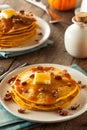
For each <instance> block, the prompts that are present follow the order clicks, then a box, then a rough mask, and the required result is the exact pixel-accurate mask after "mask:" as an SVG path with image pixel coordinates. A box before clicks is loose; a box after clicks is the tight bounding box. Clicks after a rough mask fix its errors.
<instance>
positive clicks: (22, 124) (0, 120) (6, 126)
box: [0, 64, 87, 130]
mask: <svg viewBox="0 0 87 130" xmlns="http://www.w3.org/2000/svg"><path fill="white" fill-rule="evenodd" d="M70 67H72V68H74V69H76V70H78V71H80V72H82V73H84V74H85V75H87V73H86V72H84V70H83V69H81V68H80V67H79V66H78V65H76V64H74V65H71V66H70ZM37 125H41V124H39V123H34V122H29V121H25V120H23V119H20V118H18V117H16V116H13V115H12V114H10V113H9V112H7V111H6V110H5V109H4V107H3V106H2V105H1V104H0V130H23V129H24V128H26V127H28V129H29V128H31V127H35V126H37Z"/></svg>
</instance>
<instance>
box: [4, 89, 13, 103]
mask: <svg viewBox="0 0 87 130" xmlns="http://www.w3.org/2000/svg"><path fill="white" fill-rule="evenodd" d="M11 99H12V96H11V93H10V92H9V91H7V93H6V94H5V97H4V100H5V101H9V100H11Z"/></svg>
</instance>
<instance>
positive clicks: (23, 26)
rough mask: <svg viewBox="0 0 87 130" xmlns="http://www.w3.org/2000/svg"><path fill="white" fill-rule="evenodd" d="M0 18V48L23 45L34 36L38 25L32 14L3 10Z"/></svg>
mask: <svg viewBox="0 0 87 130" xmlns="http://www.w3.org/2000/svg"><path fill="white" fill-rule="evenodd" d="M0 16H1V17H0V48H11V47H16V46H20V45H24V44H26V43H27V42H29V40H31V39H32V38H34V37H35V36H36V34H37V30H38V29H39V25H38V24H37V20H36V16H35V15H34V14H33V13H31V12H26V11H15V10H13V9H5V10H2V11H1V13H0Z"/></svg>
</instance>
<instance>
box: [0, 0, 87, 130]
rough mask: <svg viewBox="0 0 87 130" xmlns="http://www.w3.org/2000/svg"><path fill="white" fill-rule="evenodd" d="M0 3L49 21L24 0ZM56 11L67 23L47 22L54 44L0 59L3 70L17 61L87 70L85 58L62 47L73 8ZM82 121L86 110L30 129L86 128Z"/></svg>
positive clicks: (46, 16) (86, 113) (72, 14)
mask: <svg viewBox="0 0 87 130" xmlns="http://www.w3.org/2000/svg"><path fill="white" fill-rule="evenodd" d="M44 2H45V3H46V0H44ZM0 4H10V5H11V7H12V8H14V9H16V10H31V11H32V12H34V13H35V14H36V15H38V16H39V17H41V18H43V19H44V20H46V21H47V22H48V21H49V20H48V15H47V14H46V13H45V12H44V11H43V10H41V9H39V8H37V7H35V6H33V5H31V4H29V3H27V2H25V1H24V0H17V1H16V0H1V1H0ZM58 13H59V14H60V15H61V16H62V17H64V18H65V19H66V20H67V22H68V24H64V23H57V24H49V22H48V24H49V25H50V28H51V35H50V38H49V39H51V40H53V41H54V44H53V45H50V46H48V47H46V48H42V49H40V50H38V51H35V52H32V53H29V54H25V55H22V56H17V57H12V58H8V59H0V65H2V66H3V67H4V69H5V70H4V71H6V70H8V69H9V68H10V67H11V66H15V65H16V64H17V63H18V62H20V63H21V64H22V63H24V62H27V63H28V64H35V63H55V64H61V65H67V66H69V65H72V64H77V65H79V66H80V67H81V68H83V69H84V70H85V71H86V72H87V58H86V59H76V58H74V57H72V56H70V55H69V54H68V53H67V52H66V50H65V47H64V33H65V30H66V28H67V27H68V26H69V25H70V24H71V23H72V22H71V18H72V17H73V16H74V10H71V11H67V12H58ZM84 122H87V112H85V113H84V114H83V115H81V116H79V117H77V118H75V119H73V120H70V121H66V122H62V123H54V124H52V123H51V124H45V125H44V124H43V125H41V126H39V127H37V128H33V129H32V130H53V129H54V130H87V124H86V126H82V124H83V123H84Z"/></svg>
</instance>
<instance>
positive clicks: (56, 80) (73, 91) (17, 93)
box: [10, 66, 80, 110]
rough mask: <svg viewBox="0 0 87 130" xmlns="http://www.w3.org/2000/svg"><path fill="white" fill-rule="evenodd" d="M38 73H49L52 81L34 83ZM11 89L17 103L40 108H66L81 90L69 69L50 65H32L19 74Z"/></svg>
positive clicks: (28, 107)
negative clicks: (48, 82)
mask: <svg viewBox="0 0 87 130" xmlns="http://www.w3.org/2000/svg"><path fill="white" fill-rule="evenodd" d="M36 73H47V74H49V75H50V77H51V83H50V84H45V83H43V84H41V83H40V84H37V83H35V84H34V79H35V74H36ZM42 80H43V79H42ZM10 89H11V93H12V97H13V100H14V101H15V102H16V103H17V104H19V105H21V106H22V107H24V108H27V109H38V110H54V109H57V108H58V107H62V108H64V107H66V106H67V105H69V104H70V103H71V102H72V101H73V100H74V99H75V97H77V95H78V93H79V91H80V88H79V86H78V84H77V83H76V81H75V80H74V79H72V77H71V76H70V74H69V73H68V72H67V71H65V70H61V69H59V68H54V67H48V66H35V67H31V68H29V69H27V70H25V71H23V72H22V73H20V74H18V76H17V78H16V80H15V81H14V82H13V83H12V85H11V87H10Z"/></svg>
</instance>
